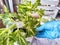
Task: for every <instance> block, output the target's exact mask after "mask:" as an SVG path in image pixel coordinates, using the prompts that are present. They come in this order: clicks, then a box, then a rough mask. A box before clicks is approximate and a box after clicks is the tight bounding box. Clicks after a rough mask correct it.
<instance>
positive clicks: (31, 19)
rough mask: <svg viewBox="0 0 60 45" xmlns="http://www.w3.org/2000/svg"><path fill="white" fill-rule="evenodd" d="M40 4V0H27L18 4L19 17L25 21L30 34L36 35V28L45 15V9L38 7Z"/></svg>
mask: <svg viewBox="0 0 60 45" xmlns="http://www.w3.org/2000/svg"><path fill="white" fill-rule="evenodd" d="M39 5H40V0H35V3H34V4H32V3H31V1H25V3H23V4H19V5H18V18H19V20H20V21H22V22H24V24H25V28H26V29H27V30H26V31H27V34H28V36H33V35H35V33H36V31H35V28H36V27H37V26H39V25H40V22H41V19H42V16H43V15H44V10H42V9H37V7H38V6H39Z"/></svg>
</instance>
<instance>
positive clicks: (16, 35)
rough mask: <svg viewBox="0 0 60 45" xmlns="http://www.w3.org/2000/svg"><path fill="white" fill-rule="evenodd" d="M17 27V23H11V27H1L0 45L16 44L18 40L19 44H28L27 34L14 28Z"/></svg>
mask: <svg viewBox="0 0 60 45" xmlns="http://www.w3.org/2000/svg"><path fill="white" fill-rule="evenodd" d="M15 27H16V25H15V24H13V25H11V26H10V27H9V28H3V29H0V45H14V43H16V42H17V44H18V45H27V43H26V40H25V35H26V34H24V35H23V34H22V31H20V30H18V29H17V30H16V31H15V32H13V29H14V28H15Z"/></svg>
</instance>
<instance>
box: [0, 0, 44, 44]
mask: <svg viewBox="0 0 60 45" xmlns="http://www.w3.org/2000/svg"><path fill="white" fill-rule="evenodd" d="M39 1H40V0H36V2H35V3H34V4H32V3H31V2H30V1H26V2H25V4H19V5H18V14H16V13H13V14H12V13H9V11H8V9H7V8H6V7H5V6H4V11H5V14H0V19H2V21H3V23H4V25H6V26H8V28H2V29H0V45H14V43H17V44H18V45H28V44H27V42H26V40H25V38H26V37H28V36H33V35H35V33H36V31H35V28H36V27H37V26H39V25H40V22H41V19H42V16H43V14H44V10H42V9H37V6H39V5H40V2H39ZM33 12H34V13H36V12H37V13H38V15H39V18H34V17H32V16H31V14H33ZM13 18H16V19H18V20H19V21H22V22H24V24H25V26H24V28H25V29H26V33H25V32H24V31H23V30H19V29H17V30H16V31H14V32H13V30H14V29H15V28H16V24H15V22H16V21H15V20H13Z"/></svg>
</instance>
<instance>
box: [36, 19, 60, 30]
mask: <svg viewBox="0 0 60 45" xmlns="http://www.w3.org/2000/svg"><path fill="white" fill-rule="evenodd" d="M54 29H57V30H60V20H54V21H49V22H46V23H45V24H43V25H41V26H40V27H37V28H36V31H43V30H54Z"/></svg>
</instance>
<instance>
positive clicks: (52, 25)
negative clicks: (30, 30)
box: [36, 20, 60, 39]
mask: <svg viewBox="0 0 60 45" xmlns="http://www.w3.org/2000/svg"><path fill="white" fill-rule="evenodd" d="M36 31H38V32H37V34H36V37H38V38H49V39H55V38H60V20H53V21H50V22H47V23H45V24H43V25H42V26H40V27H37V28H36Z"/></svg>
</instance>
